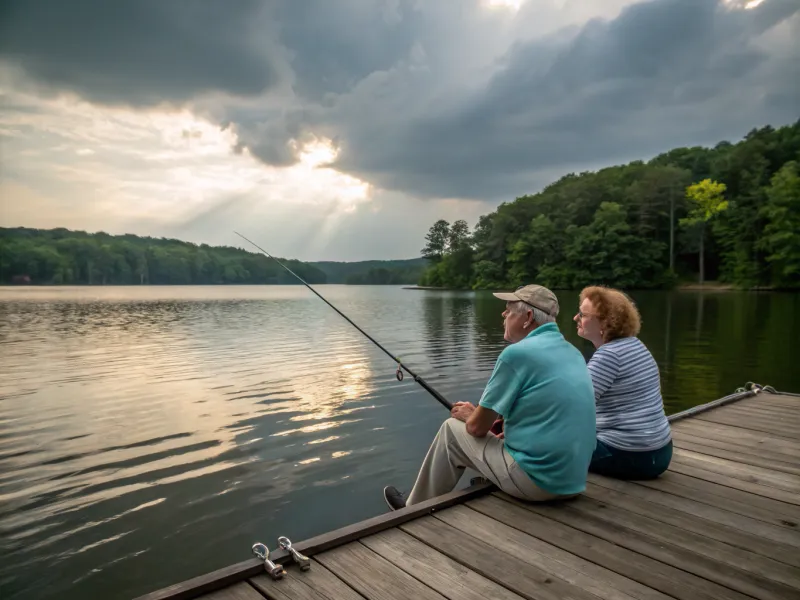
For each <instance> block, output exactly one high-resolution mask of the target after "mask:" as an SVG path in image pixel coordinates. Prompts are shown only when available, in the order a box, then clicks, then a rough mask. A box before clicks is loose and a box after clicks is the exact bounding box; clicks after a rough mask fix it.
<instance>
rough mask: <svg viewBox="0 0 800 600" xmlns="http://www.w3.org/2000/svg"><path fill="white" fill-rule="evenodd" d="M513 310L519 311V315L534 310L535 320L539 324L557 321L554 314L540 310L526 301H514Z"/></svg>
mask: <svg viewBox="0 0 800 600" xmlns="http://www.w3.org/2000/svg"><path fill="white" fill-rule="evenodd" d="M511 310H512V311H513V312H515V313H517V314H518V315H524V314H525V313H526V312H527V311H529V310H530V311H532V312H533V320H534V321H535V322H536V323H537V324H539V325H544V324H545V323H555V322H556V319H555V317H553V316H552V315H548V314H547V313H546V312H544V311H543V310H540V309H538V308H536V307H535V306H531V305H530V304H525V303H524V302H512V303H511Z"/></svg>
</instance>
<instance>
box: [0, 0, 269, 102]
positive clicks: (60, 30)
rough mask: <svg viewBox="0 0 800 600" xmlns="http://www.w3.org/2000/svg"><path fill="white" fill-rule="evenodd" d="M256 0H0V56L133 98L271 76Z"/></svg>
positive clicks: (61, 82) (240, 86)
mask: <svg viewBox="0 0 800 600" xmlns="http://www.w3.org/2000/svg"><path fill="white" fill-rule="evenodd" d="M268 25H269V22H268V20H266V19H265V18H264V14H263V6H262V3H261V2H258V1H257V0H235V1H231V0H202V1H201V2H194V1H191V0H166V1H165V0H111V1H105V0H49V1H48V0H0V57H2V58H4V59H5V60H7V61H8V62H11V63H12V64H14V65H16V66H18V67H21V68H22V69H23V70H24V71H25V72H26V73H27V74H28V75H30V76H32V77H33V78H35V79H36V80H38V81H39V82H41V83H43V84H45V85H46V86H47V87H49V88H51V89H62V88H63V89H69V90H71V91H74V92H77V93H78V94H80V95H82V96H83V97H85V98H86V99H88V100H91V101H95V102H100V103H108V104H127V105H133V106H141V105H152V104H159V103H162V102H169V103H182V102H186V101H189V100H191V99H192V98H194V97H195V96H197V95H199V94H203V93H206V92H216V91H222V92H227V93H230V94H233V95H241V96H254V95H257V94H260V93H261V92H263V91H264V90H266V89H268V88H269V87H271V86H272V85H274V84H275V83H276V82H277V80H278V75H279V73H278V69H277V68H276V63H277V58H278V57H277V56H276V55H277V51H276V49H277V46H275V44H273V43H272V42H271V41H270V40H269V39H264V37H262V35H261V34H263V33H266V28H267V26H268Z"/></svg>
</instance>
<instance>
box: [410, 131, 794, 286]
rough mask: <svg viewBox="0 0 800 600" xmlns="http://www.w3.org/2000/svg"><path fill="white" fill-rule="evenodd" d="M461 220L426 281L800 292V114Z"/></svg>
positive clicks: (435, 251)
mask: <svg viewBox="0 0 800 600" xmlns="http://www.w3.org/2000/svg"><path fill="white" fill-rule="evenodd" d="M457 223H459V225H458V227H457V228H456V224H453V226H450V224H449V223H448V222H447V221H443V220H440V221H438V222H437V223H436V224H435V225H434V226H433V227H432V228H431V231H430V232H429V234H428V236H427V238H426V239H427V242H428V243H427V245H426V246H425V248H424V249H423V251H422V254H423V256H426V257H428V258H429V259H430V260H431V266H430V267H429V268H428V270H427V271H426V272H425V274H424V275H423V276H422V278H421V279H420V284H421V285H436V286H443V287H453V288H480V289H485V288H500V287H513V286H516V285H520V284H523V283H526V282H530V281H536V282H539V283H542V284H545V285H548V286H551V287H554V288H579V287H582V286H584V285H586V284H589V283H605V284H607V285H614V286H621V287H626V288H660V287H665V286H669V285H672V284H673V283H675V282H676V281H677V280H679V279H689V278H694V277H696V276H699V277H700V279H701V280H704V279H716V280H719V281H722V282H727V283H732V284H735V285H738V286H741V287H757V286H773V287H780V288H800V121H798V122H797V123H795V124H794V125H791V126H786V127H781V128H779V129H774V128H772V127H764V128H762V129H754V130H752V131H751V132H750V133H748V134H747V136H746V137H745V138H744V139H743V140H741V141H740V142H738V143H736V144H731V143H729V142H721V143H719V144H717V145H716V146H715V147H714V148H702V147H692V148H678V149H675V150H671V151H669V152H666V153H664V154H661V155H659V156H657V157H655V158H654V159H652V160H650V161H649V162H643V161H634V162H631V163H629V164H627V165H623V166H616V167H609V168H606V169H601V170H600V171H597V172H591V173H581V174H579V175H576V174H569V175H567V176H565V177H562V178H561V179H560V180H559V181H557V182H555V183H553V184H551V185H549V186H547V187H546V188H545V189H544V190H542V191H541V192H540V193H538V194H534V195H532V196H522V197H520V198H517V199H516V200H514V201H513V202H509V203H504V204H502V205H500V206H499V207H498V209H497V210H496V211H494V212H493V213H490V214H488V215H484V216H482V217H481V218H480V219H479V221H478V223H477V225H476V227H475V229H474V230H473V231H472V232H471V233H470V232H469V230H468V228H466V227H465V225H466V224H464V222H463V221H461V222H457ZM454 229H456V230H457V232H458V236H457V237H458V242H457V243H456V244H455V245H453V241H452V239H451V238H452V235H453V233H452V232H453V230H454Z"/></svg>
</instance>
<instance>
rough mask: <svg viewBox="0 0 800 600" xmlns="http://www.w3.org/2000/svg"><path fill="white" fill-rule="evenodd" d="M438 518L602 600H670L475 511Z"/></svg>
mask: <svg viewBox="0 0 800 600" xmlns="http://www.w3.org/2000/svg"><path fill="white" fill-rule="evenodd" d="M434 516H435V518H437V519H439V520H440V521H444V522H445V523H447V524H448V525H451V526H453V527H455V528H456V529H460V530H461V531H463V532H465V533H467V534H469V535H471V536H473V537H476V538H478V539H479V540H482V541H483V542H484V543H485V544H486V545H487V546H491V547H492V548H496V549H497V550H499V551H501V552H505V553H508V554H512V555H514V556H518V557H519V558H521V559H522V560H524V561H525V562H527V563H530V564H532V565H533V566H535V567H538V568H540V569H543V570H545V571H547V572H548V573H553V574H554V575H556V576H558V577H561V579H563V580H564V581H568V582H569V583H571V584H573V585H576V586H578V587H580V588H583V589H585V590H586V591H587V592H591V593H592V594H594V595H595V596H597V597H598V598H602V599H603V600H630V599H636V600H669V596H666V595H665V594H662V593H661V592H659V591H657V590H654V589H651V588H649V587H647V586H645V585H642V584H641V583H639V582H637V581H633V580H632V579H629V578H627V577H623V576H622V575H619V574H618V573H615V572H614V571H610V570H608V569H606V568H604V567H601V566H599V565H596V564H594V563H592V562H590V561H588V560H585V559H583V558H581V557H579V556H575V555H574V554H570V553H569V552H565V551H564V550H562V549H561V548H558V547H556V546H553V545H552V544H548V543H547V542H544V541H542V540H540V539H538V538H535V537H533V536H532V535H529V534H527V533H524V532H523V531H520V530H519V529H515V528H513V527H511V526H509V525H506V524H505V523H500V522H499V521H496V520H494V519H492V518H490V517H488V516H486V515H484V514H482V513H479V512H477V511H475V510H473V509H472V508H469V507H466V506H456V507H453V508H449V509H447V510H445V511H442V512H440V513H438V514H436V515H434Z"/></svg>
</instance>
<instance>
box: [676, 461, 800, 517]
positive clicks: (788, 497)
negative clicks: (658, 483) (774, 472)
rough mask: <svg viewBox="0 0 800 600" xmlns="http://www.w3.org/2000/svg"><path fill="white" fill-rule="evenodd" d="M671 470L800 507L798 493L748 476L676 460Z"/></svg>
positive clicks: (699, 463)
mask: <svg viewBox="0 0 800 600" xmlns="http://www.w3.org/2000/svg"><path fill="white" fill-rule="evenodd" d="M669 468H670V471H674V472H676V473H682V474H684V475H689V476H690V477H696V478H698V479H705V480H706V481H713V482H714V483H719V484H720V485H724V486H727V487H732V488H735V489H738V490H742V491H745V492H750V493H752V494H755V495H757V496H764V497H765V498H772V499H773V500H778V501H780V502H784V503H786V504H793V505H795V506H800V497H798V494H796V493H792V492H788V491H786V490H782V489H780V488H776V487H771V486H768V485H762V484H761V483H755V482H753V481H749V480H747V479H746V476H744V477H741V476H740V477H734V476H732V475H727V474H723V473H719V472H718V471H714V470H711V469H709V468H707V465H706V464H703V463H701V462H693V463H690V461H684V460H674V461H673V462H672V463H671V464H670V466H669Z"/></svg>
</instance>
